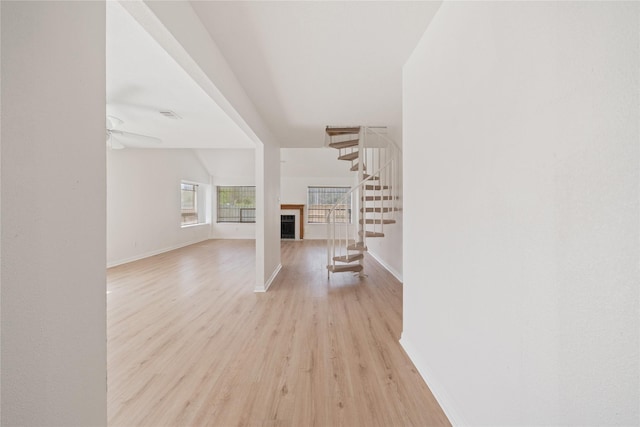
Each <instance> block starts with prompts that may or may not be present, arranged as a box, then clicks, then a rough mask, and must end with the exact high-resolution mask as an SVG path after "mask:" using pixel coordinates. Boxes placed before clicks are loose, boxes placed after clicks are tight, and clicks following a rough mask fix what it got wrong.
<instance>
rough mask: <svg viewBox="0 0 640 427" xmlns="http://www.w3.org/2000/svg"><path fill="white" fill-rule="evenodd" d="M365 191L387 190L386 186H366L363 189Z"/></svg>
mask: <svg viewBox="0 0 640 427" xmlns="http://www.w3.org/2000/svg"><path fill="white" fill-rule="evenodd" d="M364 189H365V190H388V189H389V186H388V185H371V184H370V185H366V186H365V187H364Z"/></svg>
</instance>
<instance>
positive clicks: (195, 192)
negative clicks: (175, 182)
mask: <svg viewBox="0 0 640 427" xmlns="http://www.w3.org/2000/svg"><path fill="white" fill-rule="evenodd" d="M187 186H190V187H192V188H191V189H190V190H189V189H186V188H185V187H187ZM199 187H200V184H198V183H197V182H191V181H186V180H181V181H180V227H181V228H184V227H192V226H194V225H199V224H204V223H205V222H201V221H200V217H201V212H199V211H198V190H199ZM185 191H190V192H191V193H193V200H192V202H191V204H192V208H185V207H184V192H185ZM185 210H186V211H187V212H185ZM189 211H193V212H189ZM185 216H190V217H194V216H195V221H191V222H185Z"/></svg>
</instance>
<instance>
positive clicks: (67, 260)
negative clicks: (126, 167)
mask: <svg viewBox="0 0 640 427" xmlns="http://www.w3.org/2000/svg"><path fill="white" fill-rule="evenodd" d="M0 8H1V10H2V23H1V32H2V37H1V38H2V66H1V73H2V94H1V97H2V115H1V118H0V120H1V122H2V127H1V136H0V137H1V140H2V165H1V172H0V175H1V180H2V215H1V218H2V241H1V250H2V261H1V266H0V268H1V270H0V277H1V278H2V289H1V292H2V310H1V312H2V319H1V325H2V333H1V336H2V340H1V351H2V362H1V371H2V383H1V389H2V401H1V407H2V419H1V420H0V423H1V424H2V425H3V426H4V425H6V426H17V425H21V426H45V425H46V426H106V424H107V416H106V390H107V388H106V387H107V385H106V294H105V288H106V286H105V283H106V277H105V266H104V262H105V256H106V254H105V247H106V242H105V240H106V239H105V224H106V217H105V212H106V207H105V199H106V194H105V164H106V161H105V134H104V132H105V131H104V118H105V114H106V113H105V5H104V2H100V1H93V2H68V3H67V2H55V3H53V2H8V1H3V2H1V4H0Z"/></svg>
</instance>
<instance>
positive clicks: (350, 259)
mask: <svg viewBox="0 0 640 427" xmlns="http://www.w3.org/2000/svg"><path fill="white" fill-rule="evenodd" d="M363 258H364V255H363V254H362V253H359V254H349V255H340V256H334V257H333V260H334V261H339V262H353V261H359V260H361V259H363Z"/></svg>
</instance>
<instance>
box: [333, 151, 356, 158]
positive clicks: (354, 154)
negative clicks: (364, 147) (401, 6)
mask: <svg viewBox="0 0 640 427" xmlns="http://www.w3.org/2000/svg"><path fill="white" fill-rule="evenodd" d="M359 155H360V153H359V152H357V151H354V152H352V153H348V154H343V155H342V156H339V157H338V160H355V159H357V158H358V156H359Z"/></svg>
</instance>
